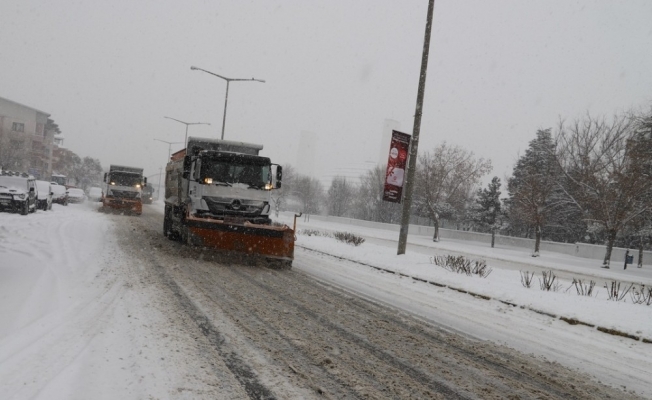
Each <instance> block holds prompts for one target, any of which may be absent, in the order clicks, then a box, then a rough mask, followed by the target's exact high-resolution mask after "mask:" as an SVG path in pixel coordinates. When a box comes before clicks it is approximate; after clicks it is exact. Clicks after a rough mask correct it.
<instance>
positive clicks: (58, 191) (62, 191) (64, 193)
mask: <svg viewBox="0 0 652 400" xmlns="http://www.w3.org/2000/svg"><path fill="white" fill-rule="evenodd" d="M50 190H52V202H53V203H57V204H61V205H64V206H67V205H68V189H66V187H65V186H63V185H57V184H56V183H53V184H52V185H51V186H50Z"/></svg>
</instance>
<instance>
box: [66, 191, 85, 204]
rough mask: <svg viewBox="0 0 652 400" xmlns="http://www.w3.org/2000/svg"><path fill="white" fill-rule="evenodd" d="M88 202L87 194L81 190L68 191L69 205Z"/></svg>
mask: <svg viewBox="0 0 652 400" xmlns="http://www.w3.org/2000/svg"><path fill="white" fill-rule="evenodd" d="M85 201H86V193H84V191H83V190H81V189H79V188H70V189H68V202H69V203H83V202H85Z"/></svg>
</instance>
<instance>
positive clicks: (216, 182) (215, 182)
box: [212, 181, 233, 186]
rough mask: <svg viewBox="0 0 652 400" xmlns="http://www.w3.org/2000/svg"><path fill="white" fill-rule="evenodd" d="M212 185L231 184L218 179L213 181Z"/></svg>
mask: <svg viewBox="0 0 652 400" xmlns="http://www.w3.org/2000/svg"><path fill="white" fill-rule="evenodd" d="M212 183H213V185H218V186H233V185H232V184H230V183H229V182H220V181H213V182H212Z"/></svg>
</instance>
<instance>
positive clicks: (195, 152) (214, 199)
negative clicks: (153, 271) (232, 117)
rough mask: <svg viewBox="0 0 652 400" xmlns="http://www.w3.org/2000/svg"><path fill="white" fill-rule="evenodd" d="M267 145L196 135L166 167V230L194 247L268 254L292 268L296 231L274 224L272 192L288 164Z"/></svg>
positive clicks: (279, 264) (273, 260) (274, 261)
mask: <svg viewBox="0 0 652 400" xmlns="http://www.w3.org/2000/svg"><path fill="white" fill-rule="evenodd" d="M262 149H263V146H262V145H257V144H250V143H243V142H234V141H228V140H218V139H204V138H196V137H190V138H188V144H187V147H186V148H185V149H182V150H180V151H178V152H176V153H174V154H173V155H172V156H171V157H170V162H169V163H168V164H167V166H166V168H165V173H166V174H165V214H164V220H163V234H164V235H165V236H166V237H168V238H169V239H172V240H179V241H181V242H183V243H186V244H189V245H192V246H204V247H211V248H215V249H219V250H223V251H225V252H228V253H230V254H233V255H245V256H255V257H262V258H264V259H266V260H268V261H270V265H272V266H277V267H280V268H290V267H291V266H292V260H293V259H294V231H293V230H292V229H291V228H290V227H288V226H287V225H278V224H272V221H271V220H270V218H269V214H270V209H271V204H270V202H271V191H272V190H276V189H279V188H280V187H281V180H282V174H283V172H282V168H281V166H280V165H277V164H272V163H271V162H270V159H269V158H267V157H262V156H260V155H258V153H259V152H260V150H262Z"/></svg>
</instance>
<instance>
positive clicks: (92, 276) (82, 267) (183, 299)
mask: <svg viewBox="0 0 652 400" xmlns="http://www.w3.org/2000/svg"><path fill="white" fill-rule="evenodd" d="M54 208H55V209H54V211H52V212H39V213H37V214H36V215H30V216H26V217H24V216H19V215H13V214H0V319H1V320H2V324H0V398H3V399H5V398H7V399H23V398H42V399H87V398H94V399H97V398H100V399H101V398H106V399H112V398H123V399H140V398H162V399H164V398H175V399H176V398H207V399H208V398H261V397H264V396H267V395H269V396H272V397H277V398H312V397H314V398H318V397H323V396H326V397H331V398H342V397H353V398H355V397H364V396H371V397H376V398H379V397H380V398H382V397H398V398H402V397H408V396H415V395H416V396H417V397H428V396H432V397H438V395H437V393H440V394H442V393H443V394H444V395H443V397H450V394H451V393H453V394H455V396H459V397H468V398H473V397H481V398H492V397H493V398H502V397H505V396H507V395H509V394H518V395H521V396H522V397H536V395H535V392H537V391H542V392H544V393H547V395H548V396H550V397H553V398H554V397H576V398H596V397H594V395H593V394H591V395H589V393H593V392H597V393H598V394H597V395H595V396H597V397H604V398H607V397H608V396H612V398H614V397H618V398H624V397H628V396H629V395H631V394H632V392H636V393H637V394H638V395H639V396H643V397H652V389H650V388H651V387H652V378H651V377H650V374H649V371H651V370H652V357H650V356H651V355H652V344H647V343H644V342H642V341H641V340H638V341H636V340H632V339H628V338H623V337H617V336H612V335H607V334H604V333H602V332H599V331H597V330H596V329H595V328H589V327H586V326H572V325H569V324H567V323H566V322H563V321H561V320H559V319H558V318H551V317H549V316H546V315H542V314H539V313H536V312H532V311H530V310H528V309H527V308H520V307H512V306H509V305H507V304H505V303H501V302H500V301H499V300H498V299H505V300H510V301H513V302H515V303H519V304H521V303H526V304H525V305H526V306H529V305H534V308H539V309H544V310H547V311H550V310H554V311H555V313H557V314H561V312H560V307H565V308H567V310H565V312H567V314H568V315H569V316H571V317H576V318H578V319H584V320H590V321H593V322H595V323H597V324H605V323H607V324H612V322H609V320H608V319H609V316H611V315H612V313H616V314H617V313H620V314H623V313H624V314H625V315H627V316H628V318H631V316H632V315H633V316H635V317H634V318H636V319H638V320H639V323H638V324H634V323H633V324H631V325H628V324H627V323H625V322H617V323H616V325H615V326H616V327H617V328H619V329H621V330H623V331H631V330H633V331H634V333H636V334H638V335H639V336H641V337H648V338H650V337H652V335H651V334H650V332H652V329H651V328H650V325H652V322H651V321H650V312H651V311H652V309H651V308H650V307H647V306H642V305H633V304H627V306H628V307H625V306H624V305H619V304H617V305H613V304H612V303H611V302H607V301H606V300H600V299H585V298H579V296H569V295H568V294H567V293H566V294H563V293H555V294H552V293H543V292H541V291H539V290H538V289H536V290H535V289H530V290H529V291H528V290H526V289H524V288H522V289H523V290H518V289H514V288H513V287H512V286H511V284H512V282H511V281H512V280H513V279H516V283H517V285H519V283H518V271H515V270H514V267H513V266H512V268H505V269H504V270H503V269H501V266H500V265H493V267H494V272H492V274H491V275H490V277H489V278H488V279H486V280H482V281H483V282H479V281H481V280H480V279H479V278H477V277H473V278H471V277H465V276H458V275H456V274H452V273H450V272H447V271H444V270H442V269H441V268H438V267H437V268H435V267H434V266H433V265H432V264H430V263H429V261H428V257H429V256H428V253H427V252H426V251H423V252H422V253H419V252H416V251H415V252H414V254H410V255H409V257H404V258H400V259H396V258H395V257H396V256H392V255H391V253H392V251H394V248H393V245H391V244H386V243H384V242H376V243H371V241H370V242H368V243H365V244H363V245H362V246H361V247H358V248H354V247H351V246H348V245H344V244H341V243H338V242H335V241H334V240H333V239H328V238H315V237H305V236H299V241H298V242H297V244H298V245H300V246H303V247H306V248H314V249H315V250H320V251H324V252H327V253H331V254H337V255H339V256H344V257H347V258H350V259H352V260H355V259H359V260H362V261H364V262H367V263H370V264H374V265H376V264H377V265H378V266H382V267H383V268H387V269H393V270H396V271H397V272H401V273H403V274H405V275H410V276H415V277H419V278H424V279H426V278H427V279H426V280H428V279H431V280H434V281H438V282H443V283H445V284H447V285H449V286H456V287H462V288H467V290H472V291H474V292H477V293H482V294H483V295H487V296H489V297H492V300H483V299H481V298H477V297H473V296H469V295H468V294H464V293H460V292H458V291H455V290H451V289H449V288H446V287H440V286H435V285H431V284H428V283H425V282H421V281H417V280H414V279H411V278H408V277H405V276H400V275H397V274H390V273H386V272H382V271H379V270H377V269H374V268H370V267H367V266H364V265H360V264H358V263H355V262H351V261H345V260H341V259H337V258H333V257H331V256H328V255H324V254H322V253H317V252H314V251H310V250H305V249H303V248H297V251H296V259H295V264H294V265H295V266H294V269H293V270H292V271H286V272H278V271H270V270H266V269H264V268H238V267H235V268H232V267H226V266H224V265H223V264H219V263H216V262H215V261H210V260H203V256H199V257H198V256H197V255H196V254H194V253H193V252H192V251H189V250H188V249H187V248H185V247H183V246H180V245H179V244H178V243H173V242H169V241H167V240H166V239H164V238H162V235H161V234H160V232H159V231H160V226H159V225H160V224H161V222H160V221H159V219H160V213H161V207H160V204H154V205H152V206H146V212H145V214H144V215H143V216H142V218H138V217H123V216H115V215H105V214H101V213H98V212H97V211H96V208H97V205H96V204H89V203H87V204H83V205H71V206H68V207H62V206H57V205H55V207H54ZM299 225H300V226H299V227H301V223H300V224H299ZM312 228H314V226H313V227H312ZM336 228H337V229H341V230H344V229H342V228H343V227H336ZM383 240H389V239H383ZM457 246H458V247H460V245H457ZM461 247H462V248H457V249H456V251H458V252H464V248H463V246H461ZM473 252H474V250H473V249H471V248H469V249H468V251H467V253H468V254H473ZM508 261H509V262H510V263H512V264H513V265H518V264H517V263H518V262H519V261H518V259H517V258H516V259H510V260H508ZM544 262H545V260H544ZM573 268H574V267H572V266H571V267H568V268H566V267H564V268H562V269H563V270H566V271H569V270H570V272H572V271H573ZM589 276H591V275H589ZM601 278H604V277H601ZM315 279H316V281H315ZM253 287H255V288H258V289H256V290H252V289H251V288H253ZM347 293H349V294H350V295H348V296H347ZM564 295H566V296H567V297H566V298H563V297H559V296H564ZM360 298H361V299H366V300H358V299H360ZM311 299H314V300H311ZM368 300H370V301H371V302H369V301H368ZM593 301H601V303H599V304H601V306H602V307H603V309H604V310H605V313H604V314H605V315H606V317H605V316H602V317H601V316H599V315H591V314H594V313H595V310H596V306H595V303H593ZM375 304H376V305H378V306H379V307H377V306H375ZM624 304H625V303H624ZM546 307H548V308H546ZM634 307H636V308H634ZM597 309H600V308H597ZM413 317H417V318H416V319H414V318H413ZM625 319H626V318H623V320H625ZM383 321H384V322H383ZM388 321H389V325H387V324H388ZM612 325H613V324H612ZM417 327H418V329H417ZM441 328H444V330H443V331H442V330H441ZM434 338H436V339H434ZM478 340H480V341H478ZM439 341H441V342H442V343H443V344H444V345H443V346H441V345H440V344H438V342H439ZM446 343H447V344H446ZM450 349H457V350H455V351H453V352H452V353H449V351H452V350H450ZM512 349H516V350H518V351H519V352H521V353H522V354H519V353H518V352H515V351H514V350H512ZM471 351H472V352H473V353H471ZM352 354H357V355H358V356H357V357H350V356H351V355H352ZM426 354H427V355H428V356H427V357H425V359H424V355H426ZM413 357H414V358H413ZM417 359H419V360H420V361H419V362H418V364H413V363H415V362H416V361H415V360H417ZM398 360H402V361H400V362H399V361H398ZM447 360H457V361H456V362H454V363H453V364H450V365H448V364H447V362H448V361H447ZM483 360H484V361H483ZM442 365H444V367H445V368H448V370H447V371H442V370H441V368H442ZM456 365H460V366H461V365H463V366H464V367H457V366H456ZM566 367H568V368H570V369H566ZM455 368H458V369H455ZM243 371H244V372H243ZM247 371H248V372H247ZM365 371H366V372H365ZM372 371H375V372H372ZM380 371H383V372H382V373H381V372H380ZM451 373H452V374H451ZM247 374H253V375H251V376H253V377H255V378H247V379H244V378H243V376H249V375H247ZM376 374H380V375H382V376H376V377H372V376H373V375H376ZM489 377H491V378H489ZM589 377H590V378H589ZM598 381H601V382H603V383H606V384H608V385H610V386H612V387H614V388H615V389H614V390H615V391H612V390H611V389H609V388H607V387H604V386H600V385H598V384H597V382H598ZM391 382H397V383H396V384H393V383H391ZM437 382H438V383H437ZM433 385H434V386H433ZM406 386H409V387H410V389H406ZM381 389H382V390H381ZM257 390H258V391H259V392H257V393H259V394H258V395H256V394H255V393H256V391H257ZM320 391H321V392H322V394H320V393H319V392H320ZM252 393H254V394H252ZM261 393H262V395H261ZM424 393H430V394H429V395H424ZM445 393H448V394H449V395H446V394H445ZM479 393H482V395H480V394H479ZM540 394H541V393H540ZM256 396H257V397H256Z"/></svg>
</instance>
